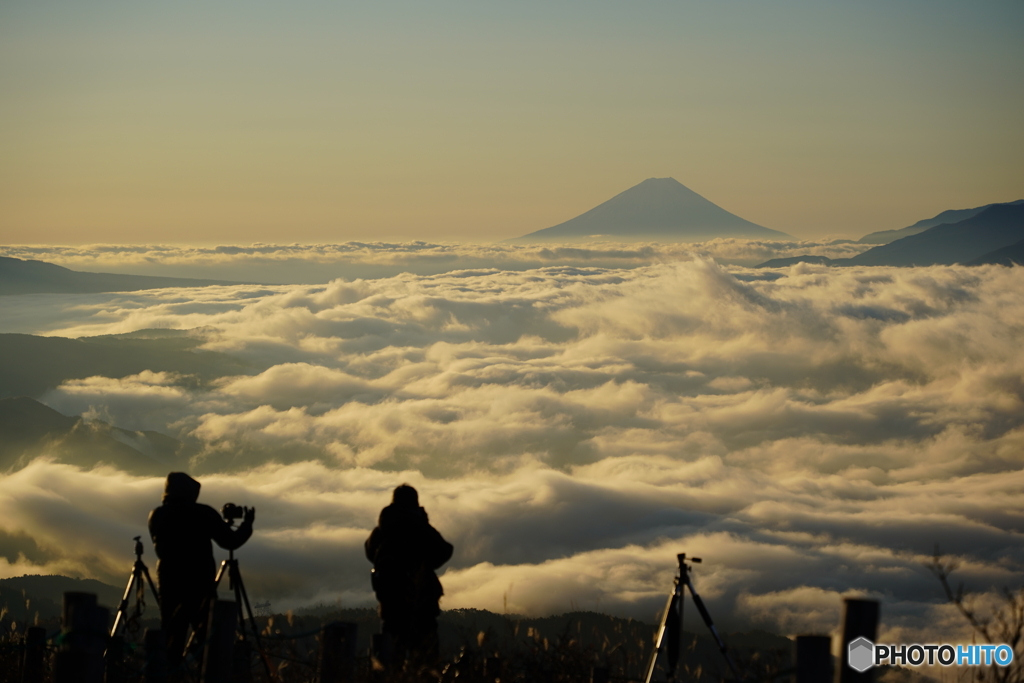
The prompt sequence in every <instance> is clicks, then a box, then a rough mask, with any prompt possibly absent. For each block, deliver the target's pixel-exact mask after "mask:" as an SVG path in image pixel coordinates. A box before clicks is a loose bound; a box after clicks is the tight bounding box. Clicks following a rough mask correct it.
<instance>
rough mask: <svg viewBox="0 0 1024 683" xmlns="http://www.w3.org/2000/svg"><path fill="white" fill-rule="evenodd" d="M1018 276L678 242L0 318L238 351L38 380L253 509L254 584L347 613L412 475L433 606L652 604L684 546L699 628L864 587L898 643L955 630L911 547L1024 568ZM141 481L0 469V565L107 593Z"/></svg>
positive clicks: (38, 466)
mask: <svg viewBox="0 0 1024 683" xmlns="http://www.w3.org/2000/svg"><path fill="white" fill-rule="evenodd" d="M1021 273H1022V270H1021V269H1019V268H1012V269H1011V268H1002V267H996V266H981V267H977V268H965V267H960V266H954V267H934V268H907V269H891V268H875V267H851V268H845V269H831V268H827V267H820V266H811V265H806V264H801V265H797V266H793V267H791V268H789V269H787V270H785V271H776V272H772V273H762V272H758V271H749V270H746V269H742V268H728V267H723V266H721V265H718V264H716V263H714V262H712V261H710V260H707V259H702V258H696V259H689V260H675V261H667V262H664V263H655V264H652V265H634V266H633V267H630V268H606V267H596V266H589V267H588V266H583V265H577V266H561V267H549V268H541V269H534V270H524V271H516V272H513V271H498V270H462V271H452V272H448V273H444V274H438V275H430V276H423V275H413V274H408V273H407V274H403V275H399V276H395V277H391V278H382V279H377V280H372V281H371V280H356V281H351V282H347V281H343V280H337V281H334V282H331V283H329V284H326V285H311V286H302V285H293V286H276V287H254V286H234V287H211V288H206V289H202V290H174V289H168V290H149V291H145V292H135V293H121V294H105V295H101V294H89V295H79V296H66V295H32V296H30V297H5V298H4V299H5V300H0V313H3V315H0V325H19V326H23V327H24V326H34V327H33V329H30V330H24V329H23V330H22V331H30V332H40V331H45V332H46V333H47V334H50V335H63V336H69V337H80V336H82V335H103V334H122V333H131V332H133V331H136V330H142V329H148V328H169V329H181V330H185V329H188V330H191V332H189V333H188V337H187V338H188V339H191V340H198V342H199V345H198V346H196V347H193V348H195V349H201V350H203V351H212V352H216V353H219V354H224V355H225V356H226V357H228V358H231V359H233V361H232V362H234V363H237V364H238V365H237V367H239V368H244V370H231V371H229V372H227V373H226V374H220V375H218V373H213V376H208V377H207V378H206V379H204V378H198V380H199V381H197V378H196V377H194V376H190V375H191V374H192V373H193V372H194V371H191V370H188V369H187V368H184V367H182V368H179V369H173V368H168V369H166V370H161V371H159V372H154V371H142V372H139V371H136V369H135V368H126V369H118V370H111V371H109V372H110V374H100V375H95V376H89V377H77V378H68V379H66V380H63V381H61V382H60V383H59V384H57V385H56V386H55V387H51V388H41V389H39V390H38V391H39V395H38V398H39V399H41V400H42V401H43V402H44V403H45V404H46V405H48V406H50V407H51V408H53V409H54V410H56V411H58V412H59V413H62V414H64V415H71V416H74V415H83V414H86V415H88V416H90V417H92V418H93V419H96V418H99V419H102V420H103V421H105V422H108V423H109V424H112V425H115V426H116V427H118V428H121V429H124V430H132V431H145V430H150V431H155V432H161V433H163V434H166V435H168V436H170V437H173V438H175V439H178V440H179V441H181V442H182V443H186V444H188V445H189V448H190V449H194V451H193V452H195V453H197V455H196V456H195V458H194V459H193V461H192V464H191V467H192V469H193V471H195V472H196V473H197V475H198V476H200V478H201V480H202V481H203V484H204V486H203V495H202V500H204V501H206V502H209V503H211V504H214V505H220V504H221V503H223V502H224V501H226V500H233V501H235V502H238V503H242V504H249V505H256V506H257V507H258V508H259V509H260V512H259V516H258V519H257V533H256V535H255V536H254V537H253V539H252V541H251V542H250V543H249V544H247V546H246V548H245V549H244V551H245V560H244V561H245V562H246V567H247V583H248V584H249V588H250V591H251V592H252V593H253V594H254V595H256V596H260V597H262V596H267V597H272V598H273V599H274V601H275V604H295V605H299V604H308V603H312V602H316V601H318V600H326V601H328V602H331V601H334V600H337V599H340V600H342V601H343V602H344V604H346V605H353V606H354V605H367V604H371V603H372V595H371V593H370V590H369V583H368V580H367V570H368V565H367V563H366V561H365V559H364V558H363V557H362V552H361V544H362V541H363V540H364V539H365V537H366V535H367V534H368V532H369V529H370V528H372V526H373V525H374V523H375V520H376V515H377V513H378V512H379V510H380V508H381V507H382V506H383V505H384V504H386V502H387V500H388V495H389V491H390V489H391V488H392V487H393V486H394V485H395V484H396V483H400V482H401V481H408V482H409V483H411V484H413V485H415V486H417V488H419V489H420V491H421V496H422V498H423V500H424V503H425V505H426V506H427V509H428V510H429V511H430V514H431V519H432V520H433V521H434V523H435V525H436V526H437V527H438V528H439V529H441V530H442V532H443V533H444V534H445V535H446V537H448V538H449V539H450V540H452V542H453V543H455V546H456V556H455V557H454V558H453V561H452V562H451V564H450V566H449V567H448V568H447V570H446V572H445V574H444V576H443V577H442V580H443V581H444V585H445V590H446V597H445V602H444V606H445V607H446V608H454V607H479V608H485V609H490V610H492V611H496V612H500V611H503V609H504V608H503V604H504V603H505V602H506V601H507V604H508V609H509V610H510V611H514V612H521V613H527V614H545V613H552V612H564V611H565V610H566V609H568V608H570V606H571V604H575V605H577V606H579V607H580V608H584V609H597V610H600V611H607V612H611V613H615V614H621V615H632V616H638V617H642V618H644V619H648V620H649V619H651V618H652V616H653V614H654V613H655V612H656V611H657V610H658V609H660V608H661V607H662V605H663V601H664V592H665V591H666V590H667V588H668V587H669V586H670V585H671V576H672V572H673V567H674V564H675V563H674V558H675V553H677V552H683V551H685V552H688V553H693V554H697V555H703V556H704V557H705V559H706V564H704V565H702V567H701V570H700V572H699V577H698V578H699V581H700V583H699V588H700V590H701V592H702V594H703V595H704V597H705V599H706V600H707V601H708V602H709V605H710V607H711V609H712V611H713V613H714V614H715V616H716V621H719V622H720V623H722V624H723V625H727V626H730V627H733V626H745V625H751V624H752V625H759V626H762V627H765V628H770V629H773V630H779V631H781V632H785V633H793V632H805V631H815V630H825V631H827V630H828V629H830V628H832V627H833V626H834V624H835V623H836V622H837V619H838V610H839V605H840V599H839V598H840V596H841V595H842V594H845V593H848V592H849V591H860V592H864V593H867V594H870V595H873V596H876V597H879V598H880V599H881V600H882V601H883V628H884V630H883V635H886V634H888V635H886V637H892V638H896V637H902V638H903V639H904V640H908V639H911V638H913V639H914V641H915V642H916V641H917V640H920V639H921V638H924V637H925V635H926V634H929V633H936V631H937V630H938V632H939V633H943V632H944V633H947V634H948V633H955V632H956V629H957V628H959V621H958V618H957V617H956V615H955V614H953V613H952V612H950V611H949V610H948V609H947V608H946V607H944V606H943V605H942V604H941V603H942V602H943V600H942V597H941V595H940V593H939V591H938V587H937V585H936V584H933V583H932V580H931V579H930V577H929V575H928V574H927V571H926V570H925V569H924V568H923V564H924V563H925V562H926V561H927V560H928V558H929V556H930V554H931V552H932V550H933V548H934V544H935V543H939V544H941V546H942V548H943V549H945V550H946V551H948V552H950V553H952V554H954V555H956V556H957V557H959V558H960V559H961V569H960V571H959V574H958V575H959V577H960V578H962V579H964V580H965V581H966V582H967V583H968V585H969V586H971V587H976V588H979V589H982V590H984V589H987V588H988V587H989V586H992V585H1003V584H1005V583H1010V582H1012V581H1013V580H1014V577H1016V576H1017V575H1018V573H1019V569H1018V568H1019V567H1020V563H1021V562H1022V561H1024V557H1022V555H1021V553H1022V548H1024V544H1022V543H1021V540H1022V537H1021V534H1022V532H1024V503H1022V502H1021V499H1020V496H1019V493H1018V491H1019V489H1020V487H1021V486H1022V485H1024V480H1022V479H1021V477H1022V476H1024V475H1022V471H1024V470H1022V462H1021V458H1022V456H1021V453H1024V386H1022V385H1021V382H1020V377H1022V376H1024V360H1022V359H1021V355H1020V353H1019V349H1018V345H1017V343H1016V340H1018V339H1020V338H1021V337H1022V332H1024V330H1022V323H1021V322H1020V321H1021V320H1024V310H1022V307H1024V299H1022V298H1021V297H1020V296H1019V293H1020V292H1021V291H1022V289H1024V275H1022V274H1021ZM19 301H20V302H21V303H19ZM0 331H11V330H10V328H9V327H8V328H5V329H0ZM152 336H154V337H159V334H154V335H152ZM44 341H45V340H44ZM55 341H56V340H55ZM82 341H83V342H85V341H88V340H82ZM142 341H146V340H142ZM149 341H152V342H153V343H154V344H156V343H162V342H160V339H159V338H156V339H152V340H149ZM140 343H141V342H140ZM121 373H128V374H121ZM44 455H45V454H44ZM54 455H55V457H56V454H54ZM162 485H163V482H162V479H161V478H159V477H155V476H154V477H147V476H138V475H132V474H129V473H126V472H123V471H120V470H118V469H116V468H113V467H104V468H97V469H93V470H89V469H87V468H86V469H83V468H79V467H74V466H71V465H67V464H61V463H59V462H56V461H54V460H47V459H45V458H42V459H37V460H35V461H34V462H32V463H31V464H29V465H28V466H27V467H24V468H22V469H19V470H17V471H15V472H12V473H10V474H8V475H7V476H5V477H3V478H2V479H0V520H3V521H2V522H0V531H2V532H3V534H6V536H4V535H3V534H0V575H17V574H24V573H28V574H36V573H63V574H71V575H85V576H92V577H95V578H100V579H105V580H107V581H109V582H115V583H116V582H120V581H121V580H123V577H122V576H121V574H122V573H123V571H124V567H125V566H126V565H125V562H126V557H127V556H128V554H129V552H130V548H129V546H128V539H130V538H131V537H132V536H135V535H138V534H139V533H140V532H142V531H143V530H144V524H145V517H146V514H147V512H148V510H149V509H151V508H152V507H153V506H154V505H155V504H156V503H157V502H158V501H159V499H160V492H161V488H162ZM16 534H21V536H17V535H16ZM26 537H27V538H30V539H32V543H33V544H34V545H33V546H32V548H33V550H32V552H31V553H30V554H27V555H26V554H24V553H19V552H18V550H17V549H18V548H24V547H28V546H27V545H26V543H27V541H25V538H26ZM4 539H7V540H4Z"/></svg>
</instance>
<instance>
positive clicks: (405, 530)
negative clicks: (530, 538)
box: [366, 484, 452, 663]
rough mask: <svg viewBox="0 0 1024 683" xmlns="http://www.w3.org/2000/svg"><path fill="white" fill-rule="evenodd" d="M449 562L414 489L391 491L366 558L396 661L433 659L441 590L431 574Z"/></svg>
mask: <svg viewBox="0 0 1024 683" xmlns="http://www.w3.org/2000/svg"><path fill="white" fill-rule="evenodd" d="M451 556H452V545H451V543H448V542H447V541H445V540H444V538H442V537H441V534H440V533H438V531H437V529H435V528H434V527H432V526H430V521H429V520H428V519H427V512H426V510H424V509H423V508H422V507H420V504H419V495H418V494H417V493H416V489H414V488H413V487H411V486H409V485H407V484H402V485H401V486H399V487H398V488H396V489H395V491H394V494H393V496H392V501H391V505H388V506H387V507H386V508H384V509H383V510H381V513H380V521H379V522H378V525H377V528H376V529H374V530H373V533H371V534H370V537H369V538H368V539H366V557H367V558H368V559H369V560H370V561H371V562H373V574H372V582H373V590H374V592H375V593H376V594H377V600H378V601H379V602H380V618H381V620H382V621H383V622H384V623H383V631H384V633H386V634H388V635H390V636H391V639H392V641H393V643H394V646H395V653H396V654H397V656H398V659H399V661H404V660H412V661H418V662H422V663H429V662H432V661H436V660H437V658H438V641H437V615H438V614H440V613H441V608H440V605H439V601H440V599H441V596H442V595H443V594H444V590H443V589H442V588H441V582H440V581H439V580H438V578H437V574H435V573H434V570H436V569H438V568H439V567H440V566H441V565H443V564H444V563H445V562H447V561H448V560H449V559H450V558H451Z"/></svg>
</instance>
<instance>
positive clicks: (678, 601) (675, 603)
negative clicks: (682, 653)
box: [644, 553, 740, 683]
mask: <svg viewBox="0 0 1024 683" xmlns="http://www.w3.org/2000/svg"><path fill="white" fill-rule="evenodd" d="M676 557H677V558H678V559H679V576H677V577H676V579H675V582H674V584H673V587H672V593H671V594H669V596H668V602H667V603H666V604H665V616H664V617H662V619H661V626H660V627H659V628H658V637H657V639H656V640H655V641H654V652H652V653H651V662H650V664H648V666H647V676H646V677H645V678H644V682H645V683H651V679H652V678H654V665H655V664H657V663H658V655H659V654H661V650H662V646H663V645H664V644H665V635H666V634H668V647H667V650H668V652H667V655H668V667H667V668H668V680H670V681H675V680H677V679H676V666H677V665H678V664H679V638H680V636H682V634H683V598H684V597H685V589H686V588H689V589H690V595H691V596H692V597H693V604H695V605H696V606H697V611H698V612H700V616H701V618H702V619H703V620H704V623H705V624H706V625H707V627H708V630H709V631H711V635H712V636H714V638H715V642H716V643H718V649H719V650H720V651H721V653H722V656H723V657H725V662H726V664H728V665H729V669H731V670H732V675H733V676H735V677H736V680H739V678H740V675H739V672H737V671H736V665H735V664H733V661H732V657H730V656H729V652H728V650H727V649H726V646H725V643H724V642H722V637H721V636H719V635H718V629H716V628H715V624H714V622H713V621H712V620H711V614H709V613H708V609H707V607H705V606H704V601H703V600H701V599H700V596H699V595H697V591H696V590H694V588H693V582H692V581H690V572H691V571H693V567H691V566H690V565H688V564H687V563H686V553H681V554H679V555H677V556H676ZM700 561H701V559H700V558H699V557H691V558H690V562H693V563H695V564H696V563H699V562H700Z"/></svg>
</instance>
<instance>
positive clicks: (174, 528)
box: [149, 472, 256, 671]
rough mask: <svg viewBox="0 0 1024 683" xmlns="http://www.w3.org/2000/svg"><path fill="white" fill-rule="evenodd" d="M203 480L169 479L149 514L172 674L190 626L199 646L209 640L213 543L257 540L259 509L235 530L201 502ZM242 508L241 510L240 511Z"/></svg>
mask: <svg viewBox="0 0 1024 683" xmlns="http://www.w3.org/2000/svg"><path fill="white" fill-rule="evenodd" d="M199 487H200V484H199V482H198V481H196V480H195V479H193V478H192V477H190V476H188V475H187V474H185V473H184V472H171V473H170V474H168V475H167V486H166V488H165V489H164V497H163V504H162V505H161V506H160V507H158V508H156V509H155V510H153V511H152V512H151V513H149V534H150V536H152V538H153V547H154V549H155V550H156V555H157V557H158V558H159V561H158V562H157V565H156V574H157V581H158V583H159V585H160V620H161V625H162V628H163V632H164V638H165V639H166V642H167V663H168V666H169V667H170V668H171V670H172V671H173V670H174V669H176V668H177V667H178V666H179V665H180V664H181V661H182V658H183V657H184V654H185V652H184V650H185V642H186V641H185V636H186V634H187V632H188V627H189V626H191V627H192V629H193V631H195V632H196V636H197V637H196V639H195V642H198V643H202V642H204V640H205V635H204V634H205V630H206V620H207V616H208V614H209V609H210V600H211V598H213V597H214V595H215V592H216V584H215V583H214V578H215V576H216V570H217V566H216V563H215V562H214V559H213V542H214V541H215V542H216V543H217V545H219V546H220V547H222V548H224V549H226V550H234V549H236V548H238V547H240V546H241V545H242V544H243V543H245V542H246V541H247V540H249V537H250V536H252V523H253V519H254V518H255V516H256V510H255V508H244V515H243V517H244V518H243V521H242V523H241V524H239V525H238V528H237V529H232V528H231V525H230V524H228V522H226V521H224V519H222V518H221V515H220V513H218V512H217V511H216V510H214V509H213V508H212V507H210V506H209V505H203V504H202V503H199V502H197V500H198V499H199ZM236 507H237V506H236Z"/></svg>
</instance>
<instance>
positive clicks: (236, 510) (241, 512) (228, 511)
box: [220, 503, 245, 522]
mask: <svg viewBox="0 0 1024 683" xmlns="http://www.w3.org/2000/svg"><path fill="white" fill-rule="evenodd" d="M220 513H221V514H222V515H224V519H226V520H227V521H228V522H233V521H235V520H236V519H238V518H239V517H244V516H245V508H243V507H242V506H241V505H235V504H234V503H224V507H222V508H221V509H220Z"/></svg>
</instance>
